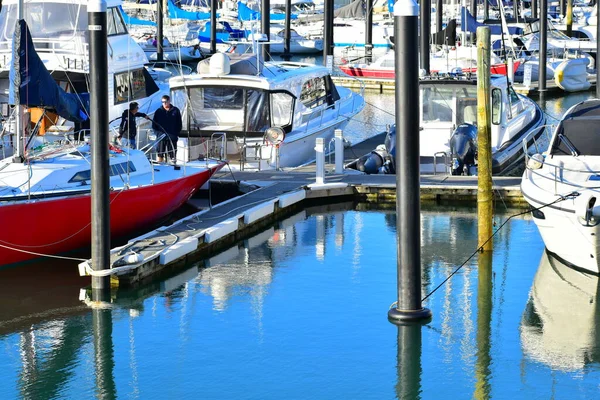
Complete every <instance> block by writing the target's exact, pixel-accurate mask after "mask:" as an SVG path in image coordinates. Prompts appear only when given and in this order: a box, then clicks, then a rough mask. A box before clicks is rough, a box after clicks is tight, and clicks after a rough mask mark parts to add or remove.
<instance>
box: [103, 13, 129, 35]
mask: <svg viewBox="0 0 600 400" xmlns="http://www.w3.org/2000/svg"><path fill="white" fill-rule="evenodd" d="M106 18H107V20H113V27H114V31H113V32H111V31H107V35H108V36H110V35H126V34H127V27H126V26H125V22H124V21H123V16H122V15H121V12H120V11H119V7H110V8H109V9H108V11H107V13H106ZM109 26H110V24H109Z"/></svg>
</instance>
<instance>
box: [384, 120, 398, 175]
mask: <svg viewBox="0 0 600 400" xmlns="http://www.w3.org/2000/svg"><path fill="white" fill-rule="evenodd" d="M384 144H385V150H386V151H387V153H388V160H386V163H385V165H384V168H385V173H386V174H395V173H396V125H392V126H391V127H390V128H389V129H388V133H387V135H385V141H384Z"/></svg>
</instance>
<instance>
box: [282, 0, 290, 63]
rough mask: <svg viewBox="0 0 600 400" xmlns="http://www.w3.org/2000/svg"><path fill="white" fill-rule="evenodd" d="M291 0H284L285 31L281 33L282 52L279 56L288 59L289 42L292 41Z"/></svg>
mask: <svg viewBox="0 0 600 400" xmlns="http://www.w3.org/2000/svg"><path fill="white" fill-rule="evenodd" d="M291 24H292V0H285V32H284V34H283V54H282V55H281V58H283V59H284V60H285V61H289V60H290V59H291V58H292V51H291V49H290V42H291V41H292V27H291Z"/></svg>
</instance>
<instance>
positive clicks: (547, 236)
mask: <svg viewBox="0 0 600 400" xmlns="http://www.w3.org/2000/svg"><path fill="white" fill-rule="evenodd" d="M599 119H600V100H598V99H594V100H587V101H584V102H581V103H579V104H576V105H575V106H573V107H571V108H570V109H569V110H568V111H567V112H566V113H565V115H564V116H563V118H562V120H561V121H560V123H559V124H558V126H557V127H556V128H555V129H554V132H553V133H552V135H551V137H550V140H549V144H548V147H547V148H546V149H545V150H543V149H541V148H539V147H541V146H539V147H538V149H537V151H536V153H535V154H533V155H531V156H530V155H529V154H528V155H527V163H526V170H525V172H524V173H523V179H522V181H521V191H522V193H523V197H525V200H527V202H528V203H529V204H530V205H531V207H532V209H533V210H532V215H533V219H534V221H535V223H536V225H537V227H538V229H539V231H540V234H541V235H542V238H543V239H544V244H545V245H546V248H547V249H548V251H549V252H551V253H553V254H554V255H555V256H556V257H558V258H559V259H560V260H561V261H563V262H565V263H566V264H568V265H571V266H573V267H575V268H579V269H582V270H584V271H587V272H590V273H593V274H599V273H600V269H599V266H600V264H599V261H598V260H599V257H600V203H598V202H597V199H600V184H599V183H598V182H600V141H599V140H598V139H599V133H600V131H599V130H598V120H599Z"/></svg>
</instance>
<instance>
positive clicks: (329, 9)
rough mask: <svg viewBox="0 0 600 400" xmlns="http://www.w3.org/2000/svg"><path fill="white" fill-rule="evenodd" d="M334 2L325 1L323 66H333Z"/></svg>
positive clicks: (330, 0)
mask: <svg viewBox="0 0 600 400" xmlns="http://www.w3.org/2000/svg"><path fill="white" fill-rule="evenodd" d="M333 36H334V32H333V0H325V6H324V8H323V65H325V66H330V65H333V46H334V38H333Z"/></svg>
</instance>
